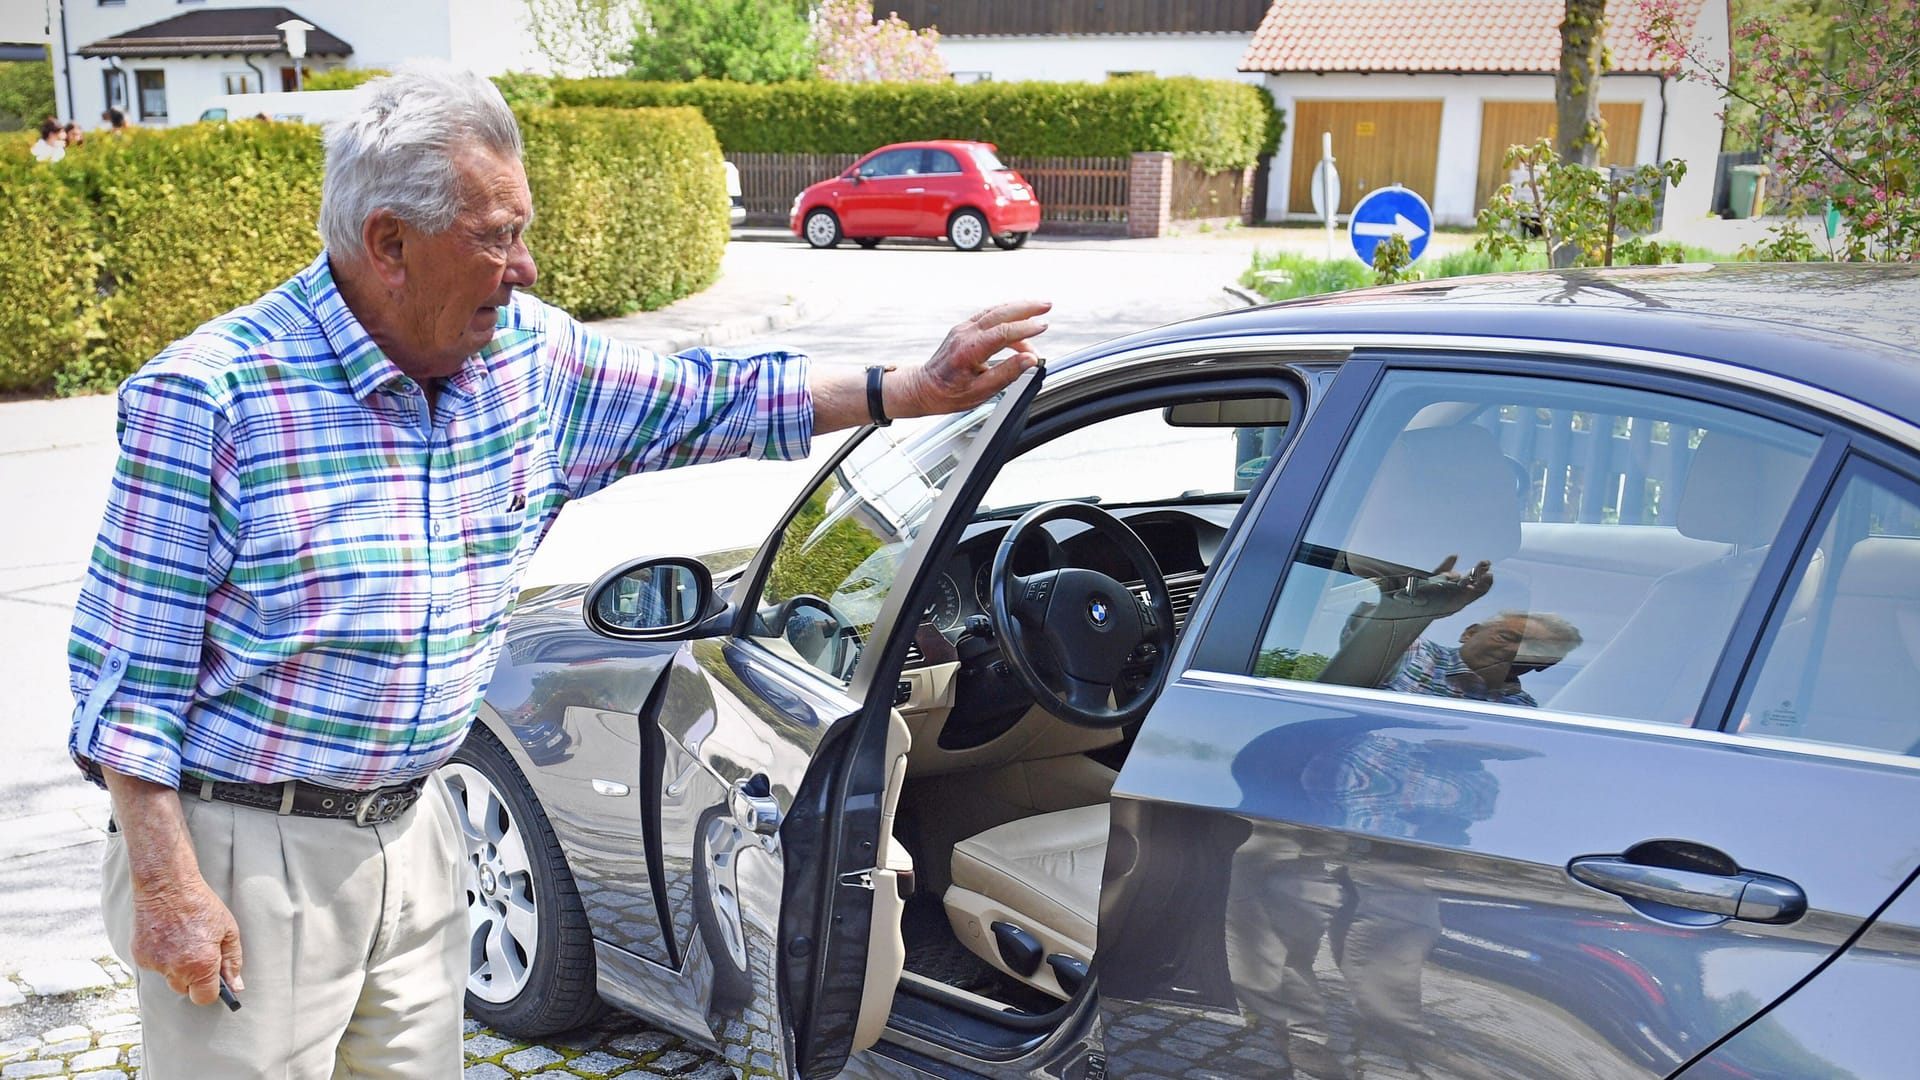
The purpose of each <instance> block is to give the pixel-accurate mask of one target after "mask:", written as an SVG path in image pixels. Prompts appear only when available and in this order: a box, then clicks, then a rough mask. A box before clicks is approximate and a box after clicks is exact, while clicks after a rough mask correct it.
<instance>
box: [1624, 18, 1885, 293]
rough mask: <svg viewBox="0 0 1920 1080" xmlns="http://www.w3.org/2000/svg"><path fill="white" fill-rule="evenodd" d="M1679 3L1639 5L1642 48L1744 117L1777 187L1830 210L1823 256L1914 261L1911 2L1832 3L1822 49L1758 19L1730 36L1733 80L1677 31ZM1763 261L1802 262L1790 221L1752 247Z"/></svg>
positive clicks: (1804, 249)
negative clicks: (1738, 43)
mask: <svg viewBox="0 0 1920 1080" xmlns="http://www.w3.org/2000/svg"><path fill="white" fill-rule="evenodd" d="M1679 2H1680V0H1639V3H1640V4H1641V6H1642V8H1643V9H1644V11H1645V13H1646V16H1647V18H1646V22H1645V25H1646V27H1647V29H1646V30H1645V31H1644V32H1643V35H1644V38H1645V40H1646V41H1647V43H1649V44H1651V45H1653V46H1654V47H1655V49H1656V50H1657V54H1658V55H1660V56H1662V57H1663V58H1664V59H1665V60H1666V62H1667V63H1668V65H1669V68H1670V71H1669V74H1671V75H1673V76H1674V77H1676V78H1683V79H1703V80H1705V81H1706V82H1708V83H1709V84H1711V85H1712V86H1714V87H1715V88H1716V89H1718V90H1719V91H1720V92H1721V93H1723V94H1725V95H1727V97H1728V98H1729V99H1730V100H1732V101H1735V102H1739V103H1741V104H1743V105H1745V106H1747V107H1748V109H1750V110H1751V113H1750V117H1749V118H1747V119H1745V120H1744V122H1742V118H1741V117H1740V116H1739V114H1742V113H1747V109H1741V110H1738V111H1737V113H1736V118H1735V122H1736V123H1737V124H1741V126H1744V127H1748V128H1749V130H1745V131H1741V132H1740V134H1741V135H1743V136H1745V137H1747V138H1750V139H1752V140H1754V142H1755V143H1756V144H1757V145H1759V146H1760V147H1761V148H1762V150H1763V151H1764V152H1765V154H1766V156H1767V159H1768V164H1769V165H1771V166H1772V168H1773V173H1774V176H1775V177H1777V178H1778V179H1779V180H1780V182H1781V183H1782V185H1783V186H1784V187H1785V189H1786V190H1788V191H1790V192H1795V193H1799V194H1801V195H1802V196H1803V197H1804V198H1805V200H1806V202H1808V203H1810V204H1813V205H1806V206H1795V207H1790V210H1793V211H1798V212H1806V211H1812V212H1819V211H1822V210H1825V209H1826V207H1827V205H1829V204H1830V205H1831V206H1832V207H1833V209H1834V210H1835V211H1836V212H1837V213H1838V215H1839V218H1840V221H1841V222H1842V223H1843V224H1844V228H1843V229H1842V230H1841V231H1839V232H1838V233H1836V235H1835V237H1834V239H1833V240H1832V242H1831V243H1830V247H1829V251H1828V254H1829V255H1830V256H1831V257H1834V258H1841V259H1848V260H1867V259H1872V260H1889V261H1892V260H1898V261H1912V260H1914V259H1916V258H1920V134H1916V133H1920V0H1838V2H1837V3H1836V4H1835V5H1834V6H1835V7H1837V9H1838V12H1837V14H1835V15H1834V16H1833V20H1834V34H1833V38H1834V42H1833V45H1834V47H1830V48H1829V49H1828V50H1826V51H1824V52H1822V51H1818V50H1816V49H1814V48H1810V47H1808V46H1807V45H1804V44H1799V43H1796V42H1795V41H1793V40H1792V39H1791V37H1790V35H1789V34H1788V32H1787V31H1786V29H1785V28H1784V27H1783V26H1781V25H1780V24H1779V22H1778V21H1777V18H1776V17H1774V16H1771V15H1763V16H1760V17H1757V18H1753V19H1749V20H1747V21H1745V22H1743V23H1742V24H1741V25H1740V26H1738V27H1736V28H1735V29H1734V37H1735V39H1736V40H1744V42H1746V43H1748V45H1749V47H1750V58H1749V60H1748V67H1747V70H1746V71H1744V72H1741V73H1739V76H1740V77H1739V78H1737V79H1736V78H1735V77H1734V74H1733V73H1731V72H1729V71H1728V69H1727V64H1726V62H1725V61H1724V60H1723V59H1720V58H1717V57H1711V56H1703V55H1701V54H1700V53H1699V51H1698V50H1697V47H1696V45H1695V43H1693V42H1691V41H1687V40H1684V39H1683V37H1682V35H1681V33H1680V31H1679V29H1678V27H1679V26H1680V25H1682V24H1681V22H1680V20H1679V18H1678V8H1679ZM1759 252H1760V254H1761V255H1762V256H1763V257H1767V258H1803V259H1804V258H1811V257H1813V256H1814V254H1815V248H1814V244H1813V243H1812V241H1810V240H1809V239H1808V238H1807V237H1806V235H1805V234H1804V233H1803V232H1801V231H1800V228H1799V226H1798V225H1797V224H1796V223H1795V222H1793V221H1783V222H1779V223H1776V225H1775V226H1774V230H1773V234H1772V238H1771V239H1770V240H1768V241H1767V242H1766V243H1765V244H1762V245H1760V248H1759Z"/></svg>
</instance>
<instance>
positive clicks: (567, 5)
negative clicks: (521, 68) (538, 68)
mask: <svg viewBox="0 0 1920 1080" xmlns="http://www.w3.org/2000/svg"><path fill="white" fill-rule="evenodd" d="M526 5H527V29H528V30H529V31H531V32H532V34H533V47H534V48H535V49H537V50H539V53H540V55H541V56H542V57H544V58H545V59H546V61H547V63H548V65H549V66H551V67H552V69H553V73H554V74H555V75H564V76H568V77H571V78H584V77H590V76H601V75H618V74H620V73H621V72H622V71H624V70H626V66H627V65H626V55H627V53H628V51H629V50H630V49H631V48H632V46H633V36H634V34H635V33H636V32H638V31H639V29H640V27H641V25H642V22H641V20H642V9H641V6H640V2H639V0H526Z"/></svg>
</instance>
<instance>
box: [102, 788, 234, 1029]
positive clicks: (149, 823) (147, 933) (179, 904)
mask: <svg viewBox="0 0 1920 1080" xmlns="http://www.w3.org/2000/svg"><path fill="white" fill-rule="evenodd" d="M101 772H102V773H103V774H104V775H105V777H106V781H107V790H108V791H109V792H111V793H112V795H113V817H114V821H115V822H116V823H117V824H118V826H119V828H120V834H121V838H122V840H124V841H125V843H126V845H127V870H128V872H129V873H130V874H132V876H133V939H132V942H131V946H132V949H133V962H134V963H135V964H136V965H138V966H140V967H143V968H146V969H147V970H149V971H155V972H158V973H160V974H161V975H164V976H166V980H167V985H169V986H171V987H173V989H174V990H175V991H176V992H178V993H182V994H185V995H187V997H188V998H189V999H190V1000H192V1002H193V1003H194V1004H195V1005H209V1004H212V1003H213V1002H215V1001H218V1000H219V998H220V977H221V976H223V975H224V976H226V979H227V985H228V986H231V987H232V988H233V989H234V990H236V991H238V990H242V989H245V987H246V984H245V983H244V982H242V981H241V978H240V927H239V924H237V923H235V922H234V919H233V913H232V912H231V911H228V910H227V905H226V904H224V903H222V902H221V900H220V897H219V896H218V895H216V894H215V893H214V891H213V889H212V888H210V887H209V886H208V885H207V883H206V880H205V879H204V878H202V877H201V876H200V860H199V858H198V857H196V856H195V855H194V852H193V837H192V835H191V834H190V833H188V832H187V817H186V812H185V810H183V809H182V808H181V806H180V793H179V792H178V791H175V790H174V789H172V788H170V787H166V786H163V785H161V784H155V783H152V782H150V781H147V780H141V779H138V778H136V777H132V776H127V775H125V774H124V773H118V772H115V771H114V770H112V769H104V768H103V769H102V770H101Z"/></svg>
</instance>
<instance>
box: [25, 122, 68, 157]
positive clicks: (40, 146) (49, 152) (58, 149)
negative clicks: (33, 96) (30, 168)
mask: <svg viewBox="0 0 1920 1080" xmlns="http://www.w3.org/2000/svg"><path fill="white" fill-rule="evenodd" d="M33 156H34V159H35V160H37V161H40V162H42V163H46V162H51V161H59V160H60V159H61V158H63V157H66V156H67V129H66V128H65V127H62V126H61V124H60V121H58V120H55V119H53V118H52V117H48V118H47V119H45V120H42V121H41V122H40V141H39V142H36V143H34V144H33Z"/></svg>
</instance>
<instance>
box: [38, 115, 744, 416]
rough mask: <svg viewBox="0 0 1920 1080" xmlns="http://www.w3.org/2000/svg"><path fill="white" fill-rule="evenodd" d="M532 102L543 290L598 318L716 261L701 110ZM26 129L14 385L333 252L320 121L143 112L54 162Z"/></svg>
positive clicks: (110, 374)
mask: <svg viewBox="0 0 1920 1080" xmlns="http://www.w3.org/2000/svg"><path fill="white" fill-rule="evenodd" d="M519 115H520V118H521V124H522V127H523V129H524V130H525V132H526V137H527V151H526V163H527V172H528V181H529V184H530V186H531V187H532V189H533V197H534V205H535V207H536V210H537V213H536V216H535V221H534V226H533V228H532V230H530V232H529V235H528V243H529V245H530V246H531V247H532V249H533V252H534V257H535V259H536V261H537V262H538V263H539V265H540V268H541V276H540V282H539V284H538V286H537V287H536V288H535V289H534V292H536V293H537V294H539V295H540V296H542V297H544V298H547V299H549V300H551V301H553V302H554V303H557V304H559V305H561V306H562V307H565V308H567V309H568V310H570V311H572V312H573V313H574V314H575V315H578V316H580V317H581V318H596V317H599V316H603V315H609V314H616V313H621V312H627V311H632V310H635V309H637V308H641V307H654V306H659V305H660V304H664V303H666V302H668V301H671V300H674V299H676V298H678V297H680V296H684V295H686V294H688V293H690V292H693V291H696V290H698V289H700V288H702V287H704V286H705V285H706V284H707V283H709V282H711V281H712V280H713V278H714V276H715V274H716V273H717V272H718V270H719V265H720V255H721V251H722V249H723V247H724V245H725V242H726V235H727V197H726V189H725V180H724V178H723V176H722V173H721V169H720V161H719V156H720V154H719V148H718V146H717V145H716V143H715V142H714V138H713V133H712V131H711V129H709V128H708V127H707V126H706V124H705V122H704V121H702V120H701V119H700V117H699V115H698V114H697V113H695V112H693V111H692V110H689V109H674V110H645V111H636V110H544V109H531V110H524V111H522V112H521V113H520V114H519ZM29 143H30V139H27V138H26V137H25V136H21V135H15V136H10V137H9V139H8V141H7V142H6V143H4V144H0V341H4V342H5V343H6V344H5V345H4V346H0V392H7V393H20V392H25V393H44V392H47V391H61V392H77V391H89V390H104V389H109V388H111V387H112V386H113V385H114V384H115V383H117V382H118V381H119V380H120V379H121V378H123V377H125V376H126V375H128V374H130V373H131V372H133V371H134V370H136V369H137V368H138V367H139V366H140V365H141V364H143V363H145V362H146V361H147V360H148V359H149V358H151V357H152V356H153V355H154V354H155V353H157V352H159V351H160V350H161V349H162V348H164V347H165V346H166V345H167V343H168V342H171V341H173V340H174V339H176V338H178V337H181V336H182V335H184V334H186V333H188V332H190V331H192V330H193V329H194V327H196V326H198V325H200V324H201V323H203V322H205V321H206V320H208V319H211V318H213V317H214V316H216V315H219V314H220V313H222V312H224V311H227V310H229V309H231V308H233V307H236V306H238V305H240V304H244V303H246V302H248V301H250V300H253V299H255V298H256V297H258V296H260V295H261V294H262V293H264V292H266V291H268V290H270V289H272V288H273V287H274V286H276V285H278V284H280V283H281V282H282V281H284V280H286V279H287V278H288V277H289V276H291V275H292V274H293V273H295V272H296V271H298V270H299V269H300V267H302V266H304V265H305V264H306V263H308V262H309V261H311V260H312V258H313V256H314V255H315V254H316V253H317V252H318V251H319V248H320V241H319V236H318V234H317V232H316V230H315V224H314V223H315V220H316V219H317V217H318V215H319V207H320V179H321V169H322V153H321V143H320V133H319V129H318V128H314V127H311V126H308V125H305V124H282V123H263V122H257V121H241V122H236V123H232V124H193V125H189V126H185V127H179V128H171V129H166V130H129V131H126V132H123V133H121V134H119V135H115V136H111V137H109V136H99V137H96V138H93V139H89V140H87V142H86V144H85V145H84V146H81V147H79V148H77V149H74V150H69V151H68V153H67V156H66V158H65V160H63V161H60V162H58V163H55V164H51V165H40V164H37V163H35V162H34V161H33V160H32V159H31V157H30V156H28V154H27V153H26V148H27V146H28V145H29Z"/></svg>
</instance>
